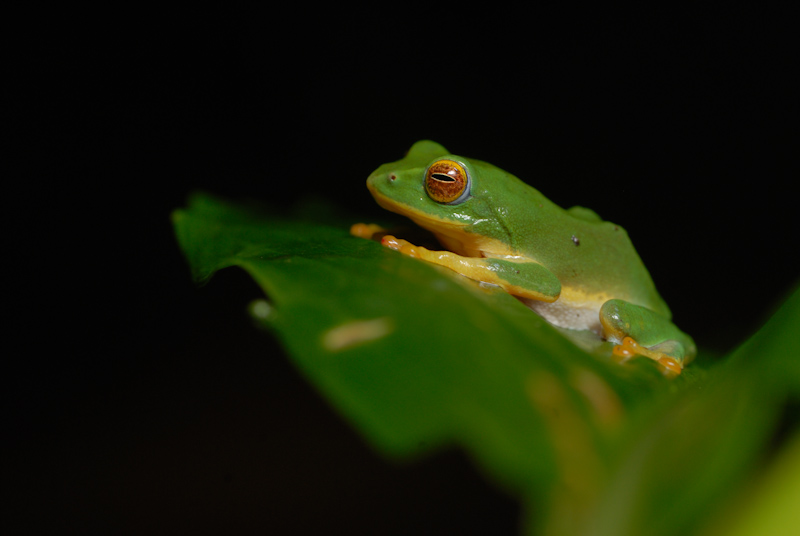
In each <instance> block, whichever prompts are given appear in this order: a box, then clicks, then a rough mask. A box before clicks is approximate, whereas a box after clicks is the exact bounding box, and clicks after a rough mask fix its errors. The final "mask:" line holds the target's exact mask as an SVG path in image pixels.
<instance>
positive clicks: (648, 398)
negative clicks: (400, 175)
mask: <svg viewBox="0 0 800 536" xmlns="http://www.w3.org/2000/svg"><path fill="white" fill-rule="evenodd" d="M276 214H277V211H276V210H274V209H266V210H264V209H261V210H258V209H254V208H252V207H244V206H236V205H231V204H228V203H225V202H222V201H220V200H216V199H214V198H212V197H210V196H207V195H195V196H193V197H192V199H191V201H190V203H189V207H188V208H187V209H184V210H178V211H175V213H174V214H173V221H174V227H175V232H176V236H177V238H178V242H179V244H180V246H181V249H182V250H183V252H184V254H185V256H186V258H187V260H188V262H189V265H190V267H191V270H192V274H193V277H194V278H195V280H196V281H197V282H199V283H205V282H207V281H208V280H209V278H210V277H211V276H212V275H213V274H214V273H215V272H216V271H217V270H220V269H222V268H225V267H229V266H238V267H240V268H243V269H244V270H246V271H247V272H248V273H249V274H250V275H251V276H252V277H253V278H254V280H255V281H256V282H257V283H258V284H259V286H260V287H261V288H262V289H263V290H264V293H265V296H266V298H265V299H260V300H256V301H255V302H254V303H253V305H252V307H251V311H252V313H253V316H254V318H256V319H258V320H259V321H260V322H262V323H263V324H264V325H265V326H266V327H267V328H268V329H270V330H271V331H273V332H274V333H275V334H276V336H277V337H279V338H280V340H281V341H282V343H283V344H284V345H285V347H286V348H287V350H288V353H289V355H290V356H291V358H292V359H293V360H294V362H295V364H296V365H297V366H298V367H299V369H300V370H302V371H303V373H304V374H305V375H306V376H307V377H308V378H309V380H310V381H311V382H312V383H313V384H314V385H315V386H316V387H317V388H318V389H319V390H320V391H321V392H322V393H323V394H324V395H325V396H326V397H327V398H328V399H329V400H330V401H331V403H332V404H333V406H334V407H335V408H337V409H338V410H339V411H340V412H341V414H342V415H343V417H344V418H346V419H348V420H349V421H350V422H352V423H353V425H354V426H355V427H356V429H358V430H359V431H360V432H361V433H362V434H363V435H364V436H365V437H366V438H367V439H368V440H369V441H370V442H371V443H372V444H373V445H374V446H375V447H376V448H377V449H378V450H380V451H381V452H383V453H384V454H385V455H387V456H389V457H413V456H416V455H420V454H422V453H424V452H427V451H430V450H432V449H435V448H441V447H442V446H445V445H448V446H458V447H460V448H463V449H465V450H466V451H467V452H468V453H469V454H470V455H471V456H472V458H473V459H474V460H475V462H476V463H477V464H478V465H479V466H480V467H481V468H483V470H484V472H485V473H486V474H488V475H491V477H492V478H494V479H495V480H497V481H498V482H500V483H502V484H503V485H504V486H506V488H507V489H509V490H510V491H512V492H514V493H517V494H518V495H519V496H520V497H521V499H522V500H523V501H524V502H525V503H526V504H530V505H534V508H535V509H536V511H538V512H547V515H544V516H541V517H539V518H537V519H533V520H528V524H527V526H528V528H529V530H530V531H531V532H533V533H540V532H542V531H543V532H546V533H551V534H559V533H560V534H640V533H648V534H673V533H677V532H678V531H682V530H689V529H692V528H693V527H696V526H697V525H698V523H699V522H700V520H701V519H702V518H703V517H704V516H705V515H706V514H707V513H708V511H710V510H711V509H713V508H716V507H717V506H718V504H717V503H718V502H719V501H720V500H721V499H718V498H719V497H721V496H722V495H723V491H725V489H726V488H729V487H730V486H733V485H735V484H736V483H737V482H739V480H740V479H741V478H742V475H744V474H746V473H747V469H748V468H749V467H750V466H751V464H752V463H753V460H755V459H756V458H757V456H758V455H759V453H760V452H762V450H763V449H762V447H763V445H764V443H765V441H766V440H767V439H768V437H769V436H770V434H771V431H772V429H773V426H774V423H775V422H776V419H777V415H778V411H779V410H778V406H779V405H780V402H781V400H782V398H781V393H784V392H786V390H787V389H789V386H790V385H800V382H795V383H792V381H789V379H788V378H792V377H793V378H795V379H796V378H797V376H798V374H797V367H796V366H795V365H793V366H794V368H792V366H788V365H784V364H782V363H781V360H780V359H779V358H777V357H769V358H768V359H767V358H766V357H765V354H764V351H766V352H767V353H769V355H770V356H775V355H778V354H779V353H780V352H781V351H786V350H787V348H788V349H789V350H793V347H792V341H791V340H788V339H787V340H786V341H784V338H785V333H786V331H787V330H794V333H797V332H800V315H797V314H794V313H792V312H791V311H790V313H789V314H788V315H784V316H788V318H786V319H783V320H781V319H782V318H783V317H781V316H779V317H778V320H777V321H775V322H778V324H777V325H775V322H772V323H770V324H769V325H768V326H767V327H766V328H765V330H774V333H773V331H769V333H770V334H771V335H770V336H769V340H768V341H765V342H764V343H763V344H758V343H756V344H755V346H754V348H755V349H754V350H747V348H746V347H743V349H742V350H740V352H739V354H741V357H737V358H736V359H732V360H730V361H729V362H727V363H725V364H724V366H720V367H717V368H716V369H713V370H712V371H708V374H709V375H710V374H711V373H712V372H713V373H714V376H715V377H714V381H708V380H706V379H705V378H706V375H707V372H706V371H704V370H703V369H702V367H701V365H698V364H692V365H690V366H689V367H688V368H687V369H686V371H685V372H684V373H683V374H682V375H681V376H680V377H678V378H677V379H675V380H670V379H668V378H665V377H664V376H663V375H662V374H661V373H660V372H659V370H658V368H657V367H656V365H655V364H654V363H652V362H651V361H649V360H647V359H640V360H634V361H633V362H631V363H626V364H625V365H619V364H617V363H616V362H614V361H613V360H612V359H611V358H610V345H609V344H608V343H603V342H602V341H599V340H598V339H597V338H596V337H593V336H591V335H587V334H580V333H575V332H572V333H567V332H565V331H559V330H557V329H556V328H554V327H553V326H551V325H549V324H548V323H547V322H545V321H544V320H542V319H541V318H540V317H538V316H537V315H536V314H534V313H533V312H532V311H530V310H529V309H528V308H526V307H525V306H523V305H522V304H521V303H520V302H519V301H517V300H516V299H514V298H512V297H511V296H509V295H508V294H506V293H504V292H502V291H499V290H498V289H497V288H494V287H486V286H484V285H480V284H478V283H475V282H474V281H471V280H469V279H466V278H464V277H461V276H458V275H456V274H455V273H454V272H451V271H448V270H446V269H442V268H440V267H437V266H432V265H429V264H427V263H424V262H421V261H418V260H415V259H411V258H408V257H406V256H403V255H401V254H399V253H397V252H394V251H390V250H387V249H385V248H383V247H381V246H380V245H379V244H377V243H375V242H372V241H368V240H364V239H360V238H355V237H353V236H350V234H349V232H348V226H347V225H345V224H342V223H341V219H340V220H338V221H337V224H336V225H326V224H323V223H308V222H307V221H297V220H293V219H291V218H281V217H278V216H276ZM355 222H356V220H353V221H351V222H350V223H355ZM792 303H794V302H792ZM782 341H783V342H782ZM786 345H788V346H786ZM794 348H796V346H794ZM753 351H755V352H756V353H758V356H757V357H758V359H761V360H764V359H767V361H768V362H769V363H770V365H769V366H768V367H766V368H763V367H762V368H763V369H764V370H765V371H766V372H764V375H762V376H761V377H762V379H764V378H772V375H774V374H776V371H780V375H781V377H782V378H783V379H782V380H781V381H782V383H780V389H774V390H772V391H771V392H770V393H768V396H764V395H765V392H764V388H763V387H758V385H761V384H759V383H756V384H755V385H756V387H754V386H753V382H752V372H753V371H752V369H753V368H754V367H753V366H752V364H751V363H752V361H753V358H752V357H747V355H746V354H747V352H753ZM795 355H796V353H795ZM698 361H699V363H701V364H702V356H701V358H700V359H699V360H698ZM773 363H779V364H775V366H774V367H773ZM745 365H747V366H745ZM755 368H756V369H758V370H762V369H759V368H758V367H755ZM792 374H794V376H792ZM770 381H771V380H770ZM762 383H763V382H762ZM653 522H656V524H655V525H653ZM653 527H655V529H654V530H650V529H653ZM645 529H647V530H645ZM642 531H644V532H642Z"/></svg>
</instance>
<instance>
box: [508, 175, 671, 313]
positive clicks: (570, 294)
mask: <svg viewBox="0 0 800 536" xmlns="http://www.w3.org/2000/svg"><path fill="white" fill-rule="evenodd" d="M512 177H513V176H512ZM514 179H516V180H515V181H512V182H511V183H509V184H510V185H511V184H513V186H511V188H513V189H515V190H517V191H516V192H514V195H515V196H516V197H517V198H524V200H525V202H524V203H523V204H520V205H518V206H524V207H525V208H524V209H517V210H513V211H511V210H509V211H508V213H507V214H506V219H507V223H506V227H507V228H509V229H515V230H516V232H515V233H513V234H511V235H509V242H508V243H509V244H510V245H512V247H513V249H515V250H516V251H519V252H520V253H522V254H524V255H525V256H526V257H528V258H531V259H532V260H535V261H536V262H539V263H541V264H543V265H544V266H545V267H547V268H548V269H549V270H550V271H552V272H553V273H554V274H555V275H556V276H557V277H558V279H559V280H560V281H561V284H562V296H564V297H565V298H567V299H580V298H581V297H582V296H585V297H586V298H587V300H588V301H595V302H602V301H605V300H607V299H612V298H619V299H623V300H625V301H628V302H631V303H635V304H637V305H642V306H644V307H647V308H649V309H651V310H653V311H656V312H658V313H661V314H662V315H665V316H667V317H669V316H670V311H669V308H668V307H667V305H666V303H665V302H664V300H663V299H662V298H661V296H660V295H659V294H658V291H657V290H656V288H655V284H654V283H653V280H652V278H651V277H650V273H649V272H648V271H647V268H645V266H644V263H643V262H642V260H641V258H640V257H639V254H638V253H637V252H636V249H635V248H634V247H633V244H632V243H631V240H630V238H629V237H628V233H627V232H626V231H625V229H623V228H622V227H621V226H619V225H616V224H614V223H611V222H607V221H603V220H602V219H601V218H600V216H598V215H597V214H596V213H595V212H594V211H592V210H590V209H587V208H584V207H572V208H570V209H568V210H565V209H563V208H561V207H559V206H558V205H556V204H555V203H553V202H552V201H550V200H549V199H547V198H546V197H545V196H543V195H542V194H541V193H540V192H539V191H538V190H536V189H535V188H533V187H531V186H530V185H528V184H526V183H524V182H522V181H521V180H520V179H518V178H516V177H514ZM517 181H518V182H517Z"/></svg>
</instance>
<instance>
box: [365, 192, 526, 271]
mask: <svg viewBox="0 0 800 536" xmlns="http://www.w3.org/2000/svg"><path fill="white" fill-rule="evenodd" d="M370 192H371V193H372V196H373V197H374V198H375V201H376V202H377V203H378V205H380V206H381V207H382V208H385V209H386V210H388V211H391V212H395V213H397V214H400V215H401V216H405V217H406V218H408V219H410V220H411V221H413V222H414V223H416V224H417V225H419V226H420V227H422V228H423V229H427V230H428V231H430V232H432V233H433V234H434V235H436V238H437V239H438V240H439V242H441V243H442V245H443V246H444V247H445V248H447V249H448V250H450V251H452V252H454V253H458V254H459V255H462V256H464V257H508V258H509V260H513V258H515V257H517V255H518V254H517V253H516V252H514V251H512V250H511V249H509V248H508V247H507V246H506V245H505V244H503V243H502V242H499V241H497V240H494V239H492V238H489V237H486V236H481V235H479V234H475V233H470V232H469V231H467V230H466V229H467V227H468V224H467V223H464V222H460V221H453V220H448V219H445V218H440V217H438V216H432V215H430V214H427V213H425V212H422V211H421V210H418V209H415V208H413V207H411V206H409V205H406V204H405V203H399V202H397V201H395V200H394V199H391V198H389V197H386V196H385V195H382V194H381V193H380V192H378V191H376V190H375V189H374V188H370Z"/></svg>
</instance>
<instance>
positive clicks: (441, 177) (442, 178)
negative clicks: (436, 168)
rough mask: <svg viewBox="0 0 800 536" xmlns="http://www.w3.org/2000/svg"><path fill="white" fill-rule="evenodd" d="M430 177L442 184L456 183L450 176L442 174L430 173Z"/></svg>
mask: <svg viewBox="0 0 800 536" xmlns="http://www.w3.org/2000/svg"><path fill="white" fill-rule="evenodd" d="M431 177H433V178H434V179H436V180H437V181H443V182H455V181H456V180H455V179H454V178H453V177H451V176H450V175H445V174H444V173H432V174H431Z"/></svg>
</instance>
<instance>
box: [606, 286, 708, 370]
mask: <svg viewBox="0 0 800 536" xmlns="http://www.w3.org/2000/svg"><path fill="white" fill-rule="evenodd" d="M600 323H601V324H602V326H603V335H604V337H605V338H606V339H608V340H610V341H612V342H614V343H616V344H617V345H616V346H615V347H614V350H613V352H614V355H616V356H619V357H623V358H630V357H633V356H634V355H643V356H646V357H649V358H650V359H653V360H654V361H657V362H658V363H660V364H661V365H663V366H664V367H665V368H666V369H667V370H670V371H672V372H675V373H678V374H680V372H681V370H682V369H683V366H684V365H685V364H687V363H688V362H689V361H691V360H692V358H694V355H695V353H696V352H697V350H696V347H695V345H694V341H693V340H692V338H691V337H689V336H688V335H686V334H685V333H683V332H682V331H681V330H679V329H678V328H677V326H675V324H673V323H672V322H671V321H670V320H669V319H668V318H666V317H664V316H662V315H660V314H658V313H656V312H654V311H651V310H650V309H647V308H646V307H642V306H640V305H634V304H632V303H628V302H626V301H624V300H616V299H615V300H608V301H607V302H605V303H604V304H603V306H602V307H601V308H600Z"/></svg>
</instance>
